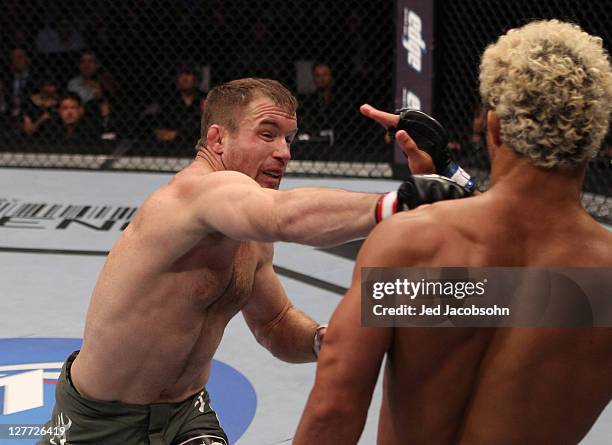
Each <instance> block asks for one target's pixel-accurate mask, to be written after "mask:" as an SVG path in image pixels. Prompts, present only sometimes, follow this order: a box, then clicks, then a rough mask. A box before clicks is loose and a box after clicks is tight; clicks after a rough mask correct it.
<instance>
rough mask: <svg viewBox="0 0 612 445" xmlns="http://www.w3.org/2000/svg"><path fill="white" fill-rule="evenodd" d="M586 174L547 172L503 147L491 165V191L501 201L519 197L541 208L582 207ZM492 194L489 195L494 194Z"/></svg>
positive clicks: (551, 170) (581, 172)
mask: <svg viewBox="0 0 612 445" xmlns="http://www.w3.org/2000/svg"><path fill="white" fill-rule="evenodd" d="M583 178H584V171H583V170H582V169H580V170H577V171H575V172H571V171H565V170H560V169H544V168H541V167H536V166H534V165H533V164H532V163H531V162H530V161H529V160H528V159H527V158H524V157H521V156H519V155H517V154H515V153H513V152H512V151H511V150H510V149H508V148H506V147H503V148H501V149H499V150H497V152H496V153H495V157H494V159H493V160H492V163H491V187H490V192H492V193H495V194H496V195H497V196H498V197H499V199H501V200H505V199H506V198H509V199H511V198H514V197H516V198H518V199H520V200H521V201H524V202H533V203H534V204H536V205H537V206H538V207H541V208H545V207H546V206H547V205H550V206H552V207H556V208H557V209H558V208H559V207H562V206H565V205H572V206H573V205H580V195H581V191H582V180H583ZM490 192H488V193H490Z"/></svg>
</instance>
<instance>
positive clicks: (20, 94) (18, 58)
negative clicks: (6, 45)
mask: <svg viewBox="0 0 612 445" xmlns="http://www.w3.org/2000/svg"><path fill="white" fill-rule="evenodd" d="M31 65H32V59H31V58H30V54H29V52H28V50H27V49H26V48H25V47H15V48H13V49H12V50H11V60H10V70H9V73H8V76H7V77H6V78H5V81H4V82H3V86H4V95H5V97H4V104H5V105H4V107H5V113H7V114H8V116H9V118H10V120H12V121H13V122H14V123H16V124H18V125H19V126H20V125H21V113H22V108H23V105H24V103H25V101H26V99H27V98H28V97H29V95H30V94H31V93H32V90H33V88H34V83H33V80H32V74H31V72H30V68H31Z"/></svg>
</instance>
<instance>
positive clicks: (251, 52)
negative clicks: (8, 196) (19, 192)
mask: <svg viewBox="0 0 612 445" xmlns="http://www.w3.org/2000/svg"><path fill="white" fill-rule="evenodd" d="M384 3H385V2H383V1H382V0H378V1H375V2H374V3H373V4H372V5H369V6H367V7H363V6H362V7H351V5H350V3H349V2H347V3H346V4H343V5H342V6H333V5H332V6H329V5H324V4H323V3H319V2H315V5H313V4H312V3H311V2H308V1H306V0H300V1H297V2H294V3H293V4H291V5H287V3H286V2H281V1H269V2H265V4H264V3H262V5H260V6H261V8H262V9H255V8H248V7H247V6H248V2H246V1H241V0H238V1H221V0H213V1H207V2H204V1H191V0H182V1H173V2H169V1H159V0H151V1H142V0H128V1H125V2H114V3H113V4H108V3H107V2H97V1H83V2H71V1H65V0H63V1H62V0H60V1H57V2H43V1H41V0H38V1H31V0H24V1H18V0H7V1H6V2H3V4H2V5H1V6H0V9H3V10H2V11H0V22H2V23H0V33H1V34H2V38H1V42H2V43H1V45H2V46H1V47H0V49H1V50H2V55H3V57H2V59H3V64H2V65H0V69H1V70H2V74H3V75H2V77H0V90H1V91H0V93H1V94H0V119H1V122H0V125H2V129H3V132H2V133H3V137H4V138H5V139H6V138H8V139H10V143H9V144H3V145H4V146H8V147H10V148H9V149H14V150H17V149H20V150H23V149H24V148H30V147H35V148H36V149H47V150H49V151H53V150H72V147H76V146H85V145H89V146H90V151H94V152H101V151H102V152H105V151H108V150H112V148H113V147H115V146H116V145H117V144H118V143H119V142H120V141H122V140H125V139H129V140H131V141H136V142H135V143H136V144H138V145H140V146H142V147H148V148H150V149H151V150H152V151H154V152H157V153H161V154H166V155H168V154H175V155H179V156H183V155H191V154H192V153H193V147H194V145H195V141H196V140H197V139H198V132H199V125H200V115H201V111H202V109H203V107H204V106H205V98H206V92H207V91H208V89H209V88H211V87H212V86H214V85H216V84H219V83H221V82H224V81H227V80H230V79H234V78H238V77H245V76H261V77H271V78H274V79H278V80H280V81H281V82H283V83H284V84H285V85H287V86H288V87H289V88H290V89H292V90H293V91H295V92H296V93H298V95H299V98H300V101H301V103H302V106H301V107H300V110H299V112H298V113H299V116H300V119H303V122H300V130H301V132H302V135H303V136H305V137H303V138H302V139H301V140H302V141H304V140H309V141H310V142H312V143H313V144H315V146H316V144H318V143H323V144H324V145H325V146H330V145H331V144H335V145H336V146H337V147H340V146H342V145H343V144H344V145H345V146H346V145H347V144H349V143H350V144H353V143H354V144H359V143H361V144H362V145H363V142H364V140H365V139H363V137H364V134H369V135H370V136H373V134H374V133H373V131H372V129H373V128H374V127H371V126H367V125H362V128H359V124H357V127H355V120H357V119H358V117H359V114H358V105H359V104H360V103H361V102H362V101H363V100H364V99H365V98H366V97H367V99H368V100H369V101H370V102H372V103H374V104H377V105H378V106H382V107H386V108H392V103H393V97H392V89H391V88H390V85H392V63H393V60H392V48H390V47H389V48H388V54H386V55H385V54H380V55H379V56H380V60H376V59H375V58H372V57H371V55H372V54H376V53H377V50H378V49H379V48H381V47H384V46H385V45H386V43H385V44H383V43H382V40H383V39H387V42H388V41H390V39H392V36H393V29H390V28H388V27H383V26H381V30H382V29H385V32H383V33H379V34H377V35H375V34H371V35H366V34H364V33H363V32H360V31H361V29H360V27H361V26H362V25H363V21H364V20H365V19H369V18H370V17H369V16H368V14H371V13H372V12H373V11H375V10H377V9H380V8H384V7H385V5H384ZM356 4H358V3H356ZM387 9H389V7H388V6H387ZM383 12H384V13H385V14H387V15H389V12H390V11H381V12H380V13H383ZM369 25H371V23H369ZM300 29H301V30H304V31H305V30H307V29H308V30H311V32H309V33H306V32H298V31H299V30H300ZM312 30H314V31H315V32H312ZM305 35H307V36H308V38H307V39H304V38H303V36H305ZM386 46H388V45H386ZM378 52H379V53H380V51H378ZM298 61H307V62H308V64H307V67H308V69H307V71H308V73H307V74H308V75H309V76H310V77H311V79H312V80H311V81H310V84H307V85H306V88H304V87H303V85H300V84H299V81H298V77H299V76H300V74H299V73H298V72H297V71H298V68H297V66H298V65H299V64H298V63H297V62H298ZM317 61H318V62H317ZM302 84H303V82H302ZM308 137H310V138H308ZM360 138H361V139H360ZM339 150H343V148H339Z"/></svg>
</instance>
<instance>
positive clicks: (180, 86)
mask: <svg viewBox="0 0 612 445" xmlns="http://www.w3.org/2000/svg"><path fill="white" fill-rule="evenodd" d="M203 101H204V97H203V96H202V93H201V92H200V90H199V89H198V72H197V69H196V68H195V67H194V66H193V65H191V64H188V63H182V64H180V65H179V66H178V67H177V70H176V78H175V91H174V92H173V93H172V94H170V95H168V97H167V99H166V100H165V101H163V102H162V103H161V104H160V106H161V110H160V112H159V114H158V115H157V117H156V119H155V121H156V122H155V124H154V129H153V134H154V135H155V139H156V140H157V141H158V142H159V143H160V144H161V146H162V147H168V148H171V149H173V150H174V149H179V150H181V151H182V150H184V153H188V154H192V153H193V147H194V146H195V144H196V142H197V140H198V138H199V126H200V119H201V115H202V112H201V109H202V107H203V104H202V102H203Z"/></svg>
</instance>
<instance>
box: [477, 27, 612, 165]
mask: <svg viewBox="0 0 612 445" xmlns="http://www.w3.org/2000/svg"><path fill="white" fill-rule="evenodd" d="M480 94H481V97H482V100H483V103H484V104H485V105H486V106H488V107H490V108H492V109H494V110H495V112H496V114H497V116H498V117H499V119H500V127H501V130H500V131H501V139H502V141H503V142H504V143H505V144H506V145H507V146H509V147H510V148H511V149H513V150H514V151H516V152H518V153H520V154H522V155H524V156H527V157H528V158H530V159H531V160H532V162H533V163H534V164H535V165H537V166H540V167H545V168H553V167H561V168H570V169H571V168H575V167H577V166H579V165H582V164H583V163H584V162H585V161H587V160H590V159H592V158H593V157H595V155H596V154H597V151H598V149H599V147H600V144H601V141H602V139H603V137H604V136H605V134H606V132H607V131H608V127H609V122H610V114H611V112H612V70H611V68H610V60H609V58H608V54H607V53H606V51H605V50H604V48H603V46H602V39H601V38H599V37H594V36H591V35H589V34H587V33H585V32H584V31H582V30H581V29H580V27H579V26H577V25H574V24H571V23H563V22H560V21H558V20H547V21H536V22H532V23H529V24H527V25H525V26H523V27H521V28H516V29H512V30H510V31H508V32H507V33H506V34H504V35H503V36H501V37H500V38H499V39H498V40H497V42H496V43H494V44H492V45H489V46H488V47H487V49H486V50H485V52H484V54H483V56H482V61H481V64H480Z"/></svg>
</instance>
